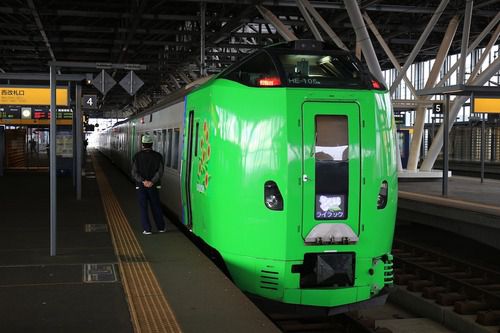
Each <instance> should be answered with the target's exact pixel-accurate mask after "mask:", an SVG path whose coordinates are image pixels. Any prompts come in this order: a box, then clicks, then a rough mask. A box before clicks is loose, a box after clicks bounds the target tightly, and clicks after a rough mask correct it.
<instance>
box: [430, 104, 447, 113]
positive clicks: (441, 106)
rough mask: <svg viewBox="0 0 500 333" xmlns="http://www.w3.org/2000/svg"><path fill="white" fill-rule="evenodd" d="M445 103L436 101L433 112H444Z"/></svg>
mask: <svg viewBox="0 0 500 333" xmlns="http://www.w3.org/2000/svg"><path fill="white" fill-rule="evenodd" d="M443 109H444V104H443V103H434V104H432V112H433V113H443Z"/></svg>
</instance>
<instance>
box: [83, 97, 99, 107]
mask: <svg viewBox="0 0 500 333" xmlns="http://www.w3.org/2000/svg"><path fill="white" fill-rule="evenodd" d="M82 104H83V105H82V107H83V108H84V109H97V95H83V97H82Z"/></svg>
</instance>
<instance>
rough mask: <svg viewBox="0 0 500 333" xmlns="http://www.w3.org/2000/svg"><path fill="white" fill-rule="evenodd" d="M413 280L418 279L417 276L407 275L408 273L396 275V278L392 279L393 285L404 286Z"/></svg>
mask: <svg viewBox="0 0 500 333" xmlns="http://www.w3.org/2000/svg"><path fill="white" fill-rule="evenodd" d="M415 279H418V276H417V275H415V274H409V273H403V274H396V276H395V277H394V283H396V284H399V285H406V284H407V283H408V281H411V280H415Z"/></svg>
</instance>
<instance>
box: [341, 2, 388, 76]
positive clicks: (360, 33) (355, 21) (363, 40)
mask: <svg viewBox="0 0 500 333" xmlns="http://www.w3.org/2000/svg"><path fill="white" fill-rule="evenodd" d="M344 5H345V8H346V10H347V13H348V14H349V18H350V19H351V23H352V25H353V28H354V31H355V32H356V42H359V43H360V44H361V49H362V50H363V56H364V57H365V59H366V63H367V64H368V68H369V69H370V72H372V74H373V75H374V76H375V78H376V79H377V80H378V81H380V82H384V83H385V79H384V75H383V74H382V70H381V69H380V64H379V62H378V59H377V54H376V53H375V50H374V49H373V44H372V41H371V39H370V35H369V34H368V30H366V25H365V23H364V21H363V17H362V16H361V11H360V10H359V6H358V3H357V2H356V1H352V0H344Z"/></svg>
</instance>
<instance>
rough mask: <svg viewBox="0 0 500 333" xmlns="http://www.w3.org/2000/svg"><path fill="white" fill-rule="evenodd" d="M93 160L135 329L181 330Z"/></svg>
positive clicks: (138, 332)
mask: <svg viewBox="0 0 500 333" xmlns="http://www.w3.org/2000/svg"><path fill="white" fill-rule="evenodd" d="M93 164H94V169H95V174H96V178H97V183H98V185H99V191H100V192H101V198H102V203H103V206H104V211H105V212H106V218H107V220H108V224H109V228H110V231H111V238H112V240H113V246H114V248H115V253H116V255H117V257H118V264H119V268H120V272H121V278H122V282H123V286H124V289H125V294H126V296H127V302H128V306H129V309H130V314H131V317H132V324H133V326H134V331H135V332H136V333H143V332H144V333H147V332H181V329H180V327H179V324H178V323H177V320H176V319H175V316H174V314H173V312H172V310H171V308H170V306H169V304H168V302H167V300H166V298H165V296H164V294H163V292H162V290H161V288H160V285H159V284H158V281H157V279H156V276H155V275H154V273H153V270H152V269H151V266H150V265H149V263H148V262H147V259H146V257H145V256H144V254H143V252H142V249H141V247H140V245H139V243H138V241H137V239H136V237H135V235H134V233H133V232H132V229H131V228H130V225H129V223H128V221H127V218H126V217H125V214H124V213H123V211H122V209H121V207H120V204H119V203H118V201H117V200H116V197H115V195H114V193H113V190H112V189H111V186H110V185H109V182H108V180H107V179H106V177H105V176H104V173H103V171H102V169H101V168H100V166H99V163H98V162H97V161H96V160H95V158H94V159H93Z"/></svg>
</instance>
